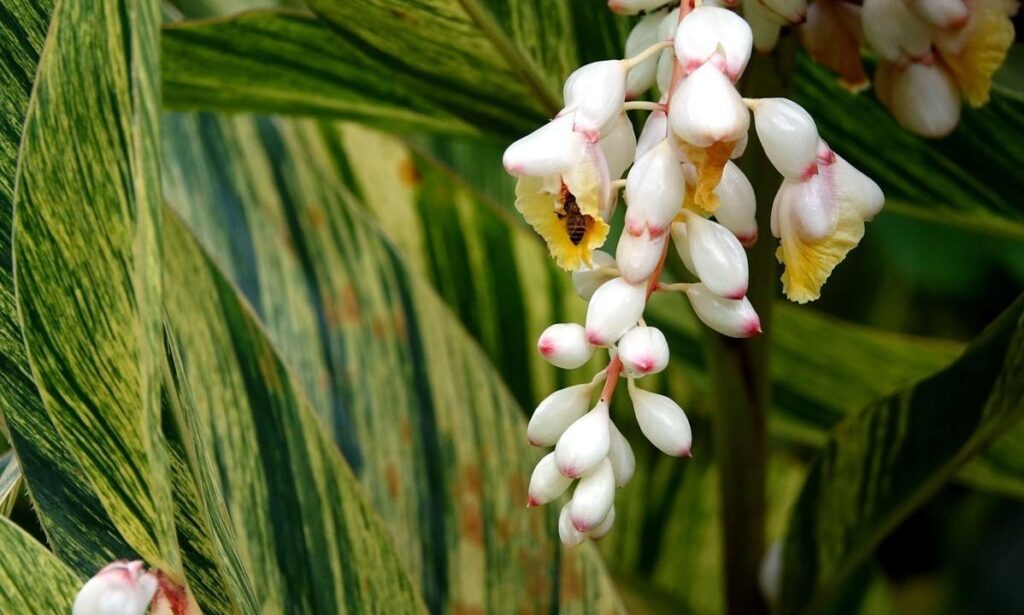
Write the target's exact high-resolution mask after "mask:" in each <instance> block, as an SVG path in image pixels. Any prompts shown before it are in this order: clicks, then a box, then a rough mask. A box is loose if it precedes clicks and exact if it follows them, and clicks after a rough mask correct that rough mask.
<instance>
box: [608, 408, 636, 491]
mask: <svg viewBox="0 0 1024 615" xmlns="http://www.w3.org/2000/svg"><path fill="white" fill-rule="evenodd" d="M608 459H609V460H610V461H611V462H612V471H613V472H614V473H615V486H616V487H622V486H624V485H625V484H626V483H628V482H629V480H630V479H631V478H633V473H634V472H635V471H636V457H634V456H633V447H631V446H630V445H629V440H626V437H625V436H623V435H622V432H620V431H619V428H618V427H616V426H615V423H612V424H611V441H610V444H609V447H608Z"/></svg>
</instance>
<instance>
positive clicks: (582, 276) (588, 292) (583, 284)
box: [572, 250, 619, 301]
mask: <svg viewBox="0 0 1024 615" xmlns="http://www.w3.org/2000/svg"><path fill="white" fill-rule="evenodd" d="M591 259H592V260H593V263H594V265H593V267H587V266H586V265H583V266H582V267H580V268H579V269H577V270H576V271H573V272H572V285H573V288H575V289H576V294H577V295H579V296H580V297H582V298H583V299H586V300H588V301H589V300H590V298H591V297H593V296H594V291H596V290H597V289H598V288H599V287H600V286H601V285H602V284H604V283H605V282H607V281H608V280H611V279H613V278H617V277H619V271H618V265H616V263H615V257H614V256H612V255H611V254H608V253H607V252H603V251H601V250H594V252H593V254H591Z"/></svg>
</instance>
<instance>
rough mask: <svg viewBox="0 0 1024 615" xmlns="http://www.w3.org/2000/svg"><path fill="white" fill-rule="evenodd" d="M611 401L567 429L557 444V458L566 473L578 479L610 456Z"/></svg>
mask: <svg viewBox="0 0 1024 615" xmlns="http://www.w3.org/2000/svg"><path fill="white" fill-rule="evenodd" d="M610 425H611V419H609V418H608V404H607V403H605V402H600V403H598V404H597V405H596V406H594V409H593V410H591V411H590V412H588V413H586V414H584V415H583V416H582V417H580V418H579V419H577V420H576V421H575V422H574V423H573V424H572V425H569V428H568V429H566V430H565V433H563V434H562V437H561V438H559V439H558V443H557V444H556V445H555V461H557V462H558V470H559V471H560V472H561V473H562V475H563V476H568V477H569V478H577V477H579V476H583V475H584V474H586V473H588V472H590V471H591V470H593V469H594V468H596V467H597V464H599V463H601V460H602V459H604V458H605V457H607V456H608V447H609V446H610V440H611V428H610Z"/></svg>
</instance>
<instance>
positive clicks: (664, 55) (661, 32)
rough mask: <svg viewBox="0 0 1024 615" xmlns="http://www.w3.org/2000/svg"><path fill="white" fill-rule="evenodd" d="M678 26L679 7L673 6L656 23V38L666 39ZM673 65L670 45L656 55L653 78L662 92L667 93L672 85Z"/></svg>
mask: <svg viewBox="0 0 1024 615" xmlns="http://www.w3.org/2000/svg"><path fill="white" fill-rule="evenodd" d="M678 26H679V9H678V8H675V9H672V10H671V11H669V13H668V15H665V16H664V17H662V18H661V23H659V24H658V39H659V40H663V41H667V40H668V39H670V38H672V36H673V35H674V34H675V31H676V28H677V27H678ZM675 66H676V53H675V51H673V49H672V48H671V47H669V48H668V49H664V50H662V52H661V54H659V55H658V72H657V75H656V78H655V82H656V83H657V84H658V91H659V92H661V93H662V94H668V91H669V88H670V87H671V85H672V73H673V71H674V70H675Z"/></svg>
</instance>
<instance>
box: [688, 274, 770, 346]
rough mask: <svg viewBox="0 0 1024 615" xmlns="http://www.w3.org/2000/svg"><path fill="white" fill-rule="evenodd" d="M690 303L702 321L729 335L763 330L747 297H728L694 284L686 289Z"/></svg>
mask: <svg viewBox="0 0 1024 615" xmlns="http://www.w3.org/2000/svg"><path fill="white" fill-rule="evenodd" d="M686 296H687V297H688V298H689V299H690V305H691V306H693V311H694V312H696V314H697V318H699V319H700V321H701V322H703V323H704V324H706V325H707V326H709V327H711V328H712V329H714V330H715V331H718V332H719V333H721V334H722V335H727V336H729V337H752V336H754V335H757V334H758V333H760V332H761V319H760V318H758V316H757V312H755V311H754V306H752V305H750V301H748V300H747V298H746V297H744V298H742V299H726V298H724V297H720V296H718V295H716V294H715V293H713V292H711V291H710V290H708V289H707V288H706V287H705V286H704V285H703V284H694V285H693V286H691V287H689V288H688V289H687V290H686Z"/></svg>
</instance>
